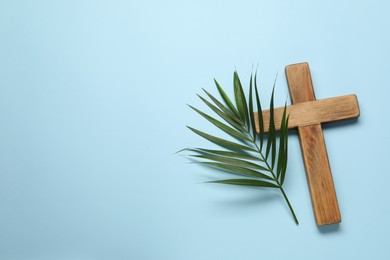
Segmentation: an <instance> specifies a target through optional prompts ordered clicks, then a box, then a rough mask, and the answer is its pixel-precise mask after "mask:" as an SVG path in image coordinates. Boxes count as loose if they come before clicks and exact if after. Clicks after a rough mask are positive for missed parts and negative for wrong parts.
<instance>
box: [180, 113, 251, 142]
mask: <svg viewBox="0 0 390 260" xmlns="http://www.w3.org/2000/svg"><path fill="white" fill-rule="evenodd" d="M188 106H189V107H190V108H192V109H193V110H195V111H196V112H197V113H198V114H200V115H201V116H203V117H204V118H206V119H207V120H208V121H209V122H211V123H212V124H213V125H215V126H216V127H218V128H219V129H221V130H222V131H224V132H225V133H227V134H229V135H231V136H233V137H235V138H237V139H239V140H240V141H243V142H250V141H251V139H249V138H248V137H247V136H245V135H244V134H242V133H240V132H238V131H236V130H234V129H233V128H231V127H229V126H227V125H225V124H224V123H221V122H219V121H218V120H216V119H215V118H213V117H211V116H209V115H207V114H205V113H203V112H202V111H200V110H198V109H196V108H195V107H193V106H190V105H188Z"/></svg>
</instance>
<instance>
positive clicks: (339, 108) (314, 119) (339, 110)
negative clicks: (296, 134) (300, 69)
mask: <svg viewBox="0 0 390 260" xmlns="http://www.w3.org/2000/svg"><path fill="white" fill-rule="evenodd" d="M283 110H284V107H278V108H275V110H274V111H275V112H274V117H275V128H276V130H277V131H279V130H280V125H281V122H282V116H283ZM287 114H290V120H289V124H288V128H296V127H298V126H307V125H313V124H320V123H327V122H335V121H339V120H344V119H350V118H357V117H359V114H360V112H359V105H358V100H357V97H356V95H346V96H340V97H334V98H327V99H322V100H316V101H308V102H302V103H297V104H294V105H291V106H287ZM269 116H270V113H269V110H263V121H264V131H265V132H268V129H269ZM255 124H256V131H257V132H259V121H258V118H257V112H255Z"/></svg>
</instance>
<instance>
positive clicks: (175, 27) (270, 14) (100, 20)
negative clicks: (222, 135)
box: [0, 0, 390, 260]
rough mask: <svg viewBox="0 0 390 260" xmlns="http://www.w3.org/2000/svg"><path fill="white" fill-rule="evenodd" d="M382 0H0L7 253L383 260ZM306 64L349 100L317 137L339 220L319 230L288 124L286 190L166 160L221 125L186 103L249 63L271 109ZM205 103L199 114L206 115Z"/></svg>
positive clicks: (385, 66) (1, 179)
mask: <svg viewBox="0 0 390 260" xmlns="http://www.w3.org/2000/svg"><path fill="white" fill-rule="evenodd" d="M389 11H390V6H389V4H388V3H386V1H321V2H320V1H315V2H314V1H308V0H307V1H304V0H301V1H282V0H276V1H271V0H270V1H246V0H244V1H206V0H197V1H174V0H167V1H114V0H112V1H92V0H90V1H17V0H9V1H6V0H1V2H0V259H61V260H62V259H86V260H87V259H88V260H89V259H91V260H92V259H93V260H95V259H96V260H98V259H170V260H171V259H180V260H182V259H188V260H191V259H194V260H195V259H196V260H199V259H368V258H370V259H389V257H390V256H389V253H390V249H389V233H390V224H389V217H390V216H389V215H390V204H389V193H388V187H389V181H390V174H389V171H388V168H387V162H388V161H389V146H390V140H389V139H390V138H389V135H388V133H389V130H390V129H389V128H390V124H389V117H388V111H387V110H388V101H389V97H390V91H389V86H390V77H389V72H388V70H389V60H390V52H389V46H390V37H389V27H390V16H389ZM302 61H308V62H309V63H310V66H311V70H312V76H313V82H314V87H315V92H316V95H317V98H319V99H321V98H327V97H333V96H338V95H344V94H351V93H355V94H357V96H358V98H359V104H360V109H361V117H360V118H359V120H358V121H356V122H354V121H348V122H346V123H341V124H331V125H328V126H326V127H324V134H325V138H326V142H327V147H328V153H329V159H330V163H331V167H332V171H333V176H334V182H335V186H336V190H337V194H338V199H339V204H340V208H341V213H342V218H343V222H342V223H341V224H340V225H339V226H330V227H326V228H323V229H318V228H317V227H316V225H315V222H314V218H313V213H312V207H311V202H310V197H309V192H308V187H307V184H306V178H305V172H304V167H303V162H302V156H301V152H300V147H299V142H298V137H297V134H296V132H295V133H293V134H292V136H291V142H290V158H291V159H290V161H289V168H288V173H287V179H286V184H285V187H286V192H287V194H288V195H289V197H290V199H291V202H292V204H293V206H294V208H295V210H296V213H297V216H298V218H299V220H300V225H299V226H296V225H295V224H294V222H293V220H292V218H291V215H290V213H289V211H288V208H287V207H286V205H285V203H284V201H283V199H282V197H281V196H280V195H279V194H278V193H276V192H275V193H274V192H272V191H269V190H261V189H253V188H245V187H233V186H223V185H208V184H207V185H206V184H200V183H202V182H204V181H207V180H213V179H218V178H221V177H222V175H221V174H220V173H218V172H216V171H214V170H210V169H207V168H204V167H200V166H197V165H194V164H190V163H188V160H187V159H186V158H185V157H183V156H180V155H173V153H174V152H175V151H177V150H180V149H181V148H184V147H191V146H201V147H202V146H204V147H210V145H209V144H208V143H207V142H206V141H204V140H202V139H201V138H198V137H196V136H195V135H194V134H192V133H191V132H190V131H188V130H187V129H186V128H185V125H187V124H189V125H192V126H195V127H198V128H200V129H202V130H206V131H210V132H212V133H217V131H215V130H214V128H213V127H212V126H210V125H209V124H208V123H207V122H206V121H205V120H203V119H202V118H200V117H199V116H198V115H196V114H195V113H194V112H193V111H191V110H190V109H189V108H187V107H186V105H185V104H186V103H190V104H193V105H195V106H197V107H200V108H202V109H205V107H204V105H202V104H201V101H200V100H198V99H197V97H196V95H195V94H196V93H201V87H205V88H206V89H208V90H210V91H211V92H212V93H215V94H216V91H215V89H214V86H213V82H212V79H213V78H214V77H215V78H217V79H218V80H219V81H220V83H221V84H222V85H223V87H224V88H225V89H227V92H228V93H230V94H232V91H231V87H232V83H231V82H232V72H233V70H234V68H237V70H238V72H239V73H240V75H241V77H242V79H243V83H244V84H245V86H247V84H248V78H249V75H250V71H251V67H252V65H256V64H257V63H259V71H260V73H259V79H260V82H261V87H262V89H261V93H262V94H263V95H264V98H263V102H266V101H268V98H269V94H270V90H271V86H272V82H273V80H274V77H275V74H276V72H279V76H278V83H277V93H276V103H277V105H283V103H284V101H285V100H286V98H287V99H288V94H287V93H288V91H287V85H286V80H285V76H284V67H285V65H287V64H291V63H296V62H302ZM205 110H206V109H205Z"/></svg>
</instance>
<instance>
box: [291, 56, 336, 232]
mask: <svg viewBox="0 0 390 260" xmlns="http://www.w3.org/2000/svg"><path fill="white" fill-rule="evenodd" d="M286 77H287V82H288V86H289V90H290V96H291V100H292V103H293V104H297V103H301V102H307V101H314V100H315V95H314V89H313V84H312V80H311V75H310V69H309V65H308V64H307V63H299V64H293V65H289V66H287V67H286ZM298 134H299V139H300V143H301V149H302V154H303V158H304V164H305V169H306V177H307V182H308V185H309V189H310V194H311V200H312V204H313V210H314V215H315V219H316V223H317V225H319V226H321V225H327V224H335V223H339V222H341V216H340V210H339V206H338V202H337V196H336V191H335V188H334V184H333V179H332V173H331V170H330V165H329V159H328V154H327V152H326V145H325V140H324V136H323V133H322V127H321V124H319V123H317V124H313V125H309V126H298Z"/></svg>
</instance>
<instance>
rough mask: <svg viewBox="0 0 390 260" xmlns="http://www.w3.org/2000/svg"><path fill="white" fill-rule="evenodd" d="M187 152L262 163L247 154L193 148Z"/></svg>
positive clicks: (257, 158)
mask: <svg viewBox="0 0 390 260" xmlns="http://www.w3.org/2000/svg"><path fill="white" fill-rule="evenodd" d="M186 150H187V151H192V152H196V153H199V154H216V155H221V156H225V157H230V158H238V159H245V160H252V161H260V162H264V160H262V159H260V158H259V157H255V156H253V155H251V154H249V153H239V152H233V151H221V150H211V149H203V148H193V149H186Z"/></svg>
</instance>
